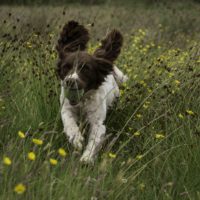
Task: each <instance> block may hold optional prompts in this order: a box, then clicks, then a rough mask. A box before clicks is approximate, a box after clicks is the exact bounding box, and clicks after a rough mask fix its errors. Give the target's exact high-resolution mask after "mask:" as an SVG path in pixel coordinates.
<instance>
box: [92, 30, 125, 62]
mask: <svg viewBox="0 0 200 200" xmlns="http://www.w3.org/2000/svg"><path fill="white" fill-rule="evenodd" d="M122 43H123V37H122V34H121V33H120V32H119V31H118V30H115V29H114V30H112V31H111V32H110V33H109V34H108V35H107V36H106V37H105V39H103V40H102V41H101V46H100V47H99V48H97V49H96V51H95V52H94V56H96V57H98V58H103V59H106V60H109V61H110V62H114V61H115V60H116V59H117V57H118V55H119V54H120V50H121V47H122Z"/></svg>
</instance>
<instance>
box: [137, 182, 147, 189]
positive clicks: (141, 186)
mask: <svg viewBox="0 0 200 200" xmlns="http://www.w3.org/2000/svg"><path fill="white" fill-rule="evenodd" d="M138 187H139V189H140V190H142V191H143V190H144V188H145V184H144V183H140V184H139V186H138Z"/></svg>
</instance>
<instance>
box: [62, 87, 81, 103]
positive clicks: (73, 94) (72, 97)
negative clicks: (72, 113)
mask: <svg viewBox="0 0 200 200" xmlns="http://www.w3.org/2000/svg"><path fill="white" fill-rule="evenodd" d="M83 94H84V90H83V89H71V88H66V89H65V97H66V98H67V99H68V100H69V102H70V104H71V105H77V104H78V103H79V102H80V101H81V99H82V97H83Z"/></svg>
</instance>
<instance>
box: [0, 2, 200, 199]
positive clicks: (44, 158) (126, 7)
mask: <svg viewBox="0 0 200 200" xmlns="http://www.w3.org/2000/svg"><path fill="white" fill-rule="evenodd" d="M119 2H120V1H118V3H116V4H114V3H112V2H111V1H109V2H107V3H104V4H98V5H82V4H67V5H63V6H60V5H59V6H58V5H57V6H51V5H40V6H17V5H12V6H6V5H1V6H0V19H1V20H0V25H1V29H0V200H13V199H20V200H22V199H25V200H35V199H37V200H38V199H39V200H46V199H51V200H68V199H70V200H73V199H74V200H77V199H81V200H100V199H109V200H112V199H128V200H135V199H136V200H143V199H147V200H151V199H157V200H162V199H163V200H178V199H190V200H196V199H197V200H198V199H200V175H199V172H200V164H199V163H200V151H199V149H200V103H199V102H200V35H199V32H200V26H199V24H200V16H199V13H200V4H199V3H198V2H195V1H194V2H193V1H177V2H175V3H173V2H171V3H163V2H164V1H162V2H161V3H155V2H154V3H153V1H152V2H151V3H149V4H142V3H131V1H129V2H128V3H127V4H120V3H119ZM134 2H135V1H134ZM72 19H73V20H77V21H79V22H80V23H82V24H84V25H85V26H86V27H87V28H88V29H89V31H90V34H91V40H90V43H89V45H88V51H89V52H91V53H92V52H93V51H94V49H95V48H96V47H97V46H98V45H99V41H100V40H101V39H102V38H103V37H104V36H105V34H106V32H107V31H109V30H111V29H112V28H114V27H115V28H117V29H119V30H120V31H121V32H122V33H123V36H124V45H123V49H122V52H121V55H120V57H119V59H118V60H117V62H116V65H117V66H118V67H119V68H120V69H121V70H122V71H123V72H124V73H126V74H127V75H128V77H129V80H128V81H127V83H125V84H124V85H123V86H122V87H121V89H120V99H119V101H118V102H117V103H116V105H115V106H114V107H113V108H112V109H110V111H109V113H108V116H107V119H106V122H105V124H106V127H107V135H108V138H107V140H106V142H105V144H104V146H103V148H102V151H101V153H100V155H99V157H98V159H97V160H96V162H95V164H94V166H87V165H82V164H80V162H79V159H80V153H79V152H76V151H75V150H74V149H73V148H72V146H71V145H70V144H69V143H68V141H67V138H66V136H65V134H64V133H63V127H62V123H61V119H60V105H59V94H60V81H59V79H58V78H57V77H56V74H55V68H56V62H57V52H56V50H55V45H56V42H57V39H58V37H59V33H60V30H61V28H62V26H63V25H64V24H65V23H66V22H67V21H69V20H72Z"/></svg>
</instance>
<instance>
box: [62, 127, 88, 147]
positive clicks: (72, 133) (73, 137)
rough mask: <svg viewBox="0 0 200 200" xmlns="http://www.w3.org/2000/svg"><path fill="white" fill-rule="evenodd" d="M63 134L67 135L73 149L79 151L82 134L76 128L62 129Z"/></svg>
mask: <svg viewBox="0 0 200 200" xmlns="http://www.w3.org/2000/svg"><path fill="white" fill-rule="evenodd" d="M64 132H65V134H66V135H67V137H68V141H69V142H70V143H71V144H72V145H73V146H74V148H75V149H77V150H79V151H81V150H82V148H83V145H82V143H83V140H84V138H83V136H82V135H81V133H80V131H79V130H77V129H75V130H74V129H73V130H64Z"/></svg>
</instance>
